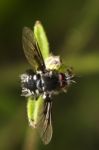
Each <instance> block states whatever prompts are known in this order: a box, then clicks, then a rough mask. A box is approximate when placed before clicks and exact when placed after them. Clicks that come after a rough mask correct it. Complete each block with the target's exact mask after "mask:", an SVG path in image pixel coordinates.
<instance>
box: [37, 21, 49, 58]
mask: <svg viewBox="0 0 99 150" xmlns="http://www.w3.org/2000/svg"><path fill="white" fill-rule="evenodd" d="M34 35H35V37H36V39H37V41H38V44H39V47H40V50H41V52H42V55H43V58H44V59H46V58H47V57H49V53H50V52H49V43H48V39H47V36H46V33H45V30H44V28H43V26H42V24H41V22H40V21H36V23H35V25H34Z"/></svg>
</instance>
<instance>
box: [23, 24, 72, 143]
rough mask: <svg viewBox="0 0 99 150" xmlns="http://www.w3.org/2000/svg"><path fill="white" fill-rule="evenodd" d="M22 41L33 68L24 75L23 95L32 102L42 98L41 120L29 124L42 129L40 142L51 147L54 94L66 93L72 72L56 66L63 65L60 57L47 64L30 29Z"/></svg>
mask: <svg viewBox="0 0 99 150" xmlns="http://www.w3.org/2000/svg"><path fill="white" fill-rule="evenodd" d="M22 40H23V49H24V53H25V56H26V58H27V60H28V61H29V63H30V64H31V65H32V68H33V70H28V71H26V73H24V74H22V75H21V86H22V95H23V96H25V97H32V99H33V101H38V99H39V97H42V99H43V108H42V110H43V111H42V112H41V114H40V117H39V118H40V119H39V121H37V122H36V121H35V120H33V119H30V120H29V121H30V124H31V125H32V126H33V127H38V128H39V127H40V128H41V130H40V136H41V139H42V141H43V142H44V143H45V144H48V143H49V142H50V140H51V138H52V123H51V116H52V114H51V113H52V101H53V95H55V94H58V93H59V92H61V91H66V90H67V88H68V86H69V85H70V84H71V82H72V81H73V80H72V78H73V74H72V71H71V70H70V69H68V70H67V71H66V72H65V73H63V72H60V71H58V70H57V69H56V66H57V65H61V61H60V58H59V57H58V56H50V57H49V58H48V59H47V61H45V60H44V59H43V56H42V53H41V50H40V48H39V45H38V42H37V40H36V38H35V36H34V35H33V32H32V30H31V29H29V28H27V27H25V28H24V29H23V35H22ZM49 66H50V67H49ZM52 66H53V67H52Z"/></svg>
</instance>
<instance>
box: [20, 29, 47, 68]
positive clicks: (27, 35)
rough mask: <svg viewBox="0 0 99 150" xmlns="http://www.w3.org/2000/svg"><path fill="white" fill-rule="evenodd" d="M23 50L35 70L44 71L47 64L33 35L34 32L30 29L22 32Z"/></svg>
mask: <svg viewBox="0 0 99 150" xmlns="http://www.w3.org/2000/svg"><path fill="white" fill-rule="evenodd" d="M22 43H23V50H24V53H25V56H26V58H27V60H28V62H29V63H30V64H31V65H32V67H33V70H34V71H36V70H37V69H39V70H42V71H43V70H44V69H45V64H44V60H43V57H42V54H41V51H40V49H39V45H38V42H37V40H36V38H35V37H34V35H33V31H32V30H31V29H29V28H28V27H24V28H23V32H22Z"/></svg>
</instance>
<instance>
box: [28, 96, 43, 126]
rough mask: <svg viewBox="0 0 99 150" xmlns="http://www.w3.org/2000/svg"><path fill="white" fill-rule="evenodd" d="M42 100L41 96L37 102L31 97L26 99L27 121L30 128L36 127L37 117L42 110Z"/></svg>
mask: <svg viewBox="0 0 99 150" xmlns="http://www.w3.org/2000/svg"><path fill="white" fill-rule="evenodd" d="M43 104H44V100H43V99H42V96H40V97H39V98H38V99H37V100H35V99H33V98H32V97H29V98H28V102H27V116H28V120H29V124H30V125H31V126H32V127H34V128H35V127H36V125H37V123H38V121H39V116H40V114H41V112H42V109H43Z"/></svg>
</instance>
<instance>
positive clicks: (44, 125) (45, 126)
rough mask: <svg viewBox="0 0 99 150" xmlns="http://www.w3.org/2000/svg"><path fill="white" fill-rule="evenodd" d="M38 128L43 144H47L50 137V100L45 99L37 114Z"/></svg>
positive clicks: (51, 130)
mask: <svg viewBox="0 0 99 150" xmlns="http://www.w3.org/2000/svg"><path fill="white" fill-rule="evenodd" d="M39 116H40V117H39V120H38V125H37V126H38V130H39V133H40V137H41V139H42V141H43V143H44V144H48V143H49V142H50V141H51V138H52V133H53V129H52V102H48V101H45V102H44V105H43V107H42V111H41V114H39Z"/></svg>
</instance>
